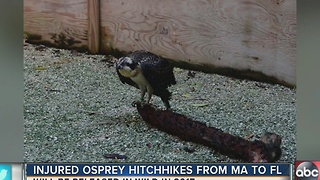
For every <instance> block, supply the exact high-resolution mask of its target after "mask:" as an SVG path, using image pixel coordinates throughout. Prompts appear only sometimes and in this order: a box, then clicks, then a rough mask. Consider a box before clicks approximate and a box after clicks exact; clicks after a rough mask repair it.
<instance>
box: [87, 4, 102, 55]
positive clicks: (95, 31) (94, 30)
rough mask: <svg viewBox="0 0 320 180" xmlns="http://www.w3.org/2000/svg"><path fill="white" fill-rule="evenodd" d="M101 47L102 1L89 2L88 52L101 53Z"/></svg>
mask: <svg viewBox="0 0 320 180" xmlns="http://www.w3.org/2000/svg"><path fill="white" fill-rule="evenodd" d="M99 46H100V0H88V50H89V52H90V53H92V54H96V53H98V52H99Z"/></svg>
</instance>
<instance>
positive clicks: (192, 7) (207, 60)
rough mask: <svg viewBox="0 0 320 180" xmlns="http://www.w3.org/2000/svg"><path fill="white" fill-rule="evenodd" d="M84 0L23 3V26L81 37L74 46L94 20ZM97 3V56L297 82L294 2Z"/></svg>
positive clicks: (109, 0)
mask: <svg viewBox="0 0 320 180" xmlns="http://www.w3.org/2000/svg"><path fill="white" fill-rule="evenodd" d="M87 1H90V0H64V1H62V0H60V1H49V0H38V1H35V0H25V31H26V32H29V33H31V34H41V35H42V37H43V38H45V39H48V40H50V36H48V35H47V34H49V32H50V33H56V34H59V33H60V32H64V33H66V34H68V35H69V36H70V37H73V38H74V39H75V40H78V41H80V43H78V44H76V45H74V46H86V45H88V35H87V33H88V32H87V29H88V27H89V24H92V23H88V19H90V18H88V15H87V14H86V12H87V11H88V8H87V7H86V5H87V4H90V3H86V2H87ZM31 2H32V3H31ZM72 2H73V3H72ZM33 3H37V5H36V6H34V5H33ZM91 4H92V3H91ZM97 4H99V6H98V7H100V8H98V10H99V11H100V12H99V14H100V16H99V17H98V18H99V22H100V24H99V28H97V29H98V31H94V32H95V33H94V34H99V36H98V39H99V40H100V41H99V43H98V44H99V46H100V47H99V50H100V53H108V52H113V51H114V50H119V51H124V52H129V51H134V50H138V49H145V50H148V51H151V52H153V53H156V54H159V55H161V56H164V57H167V58H170V59H172V60H174V61H176V62H180V64H181V63H182V64H189V65H190V64H191V65H193V66H194V67H196V68H198V69H201V70H205V71H210V72H217V73H221V74H232V75H233V76H236V77H237V76H239V77H248V78H251V79H257V80H259V79H260V80H261V79H262V80H266V81H271V82H276V83H280V84H284V85H288V86H295V85H296V77H295V74H296V1H295V0H237V1H233V0H197V1H194V0H160V1H159V0H130V1H128V0H100V2H99V1H98V0H97ZM89 9H92V8H89ZM98 10H96V11H98ZM39 14H41V15H44V18H39ZM91 16H92V15H91ZM59 19H60V20H59ZM93 19H95V18H93ZM91 22H92V20H91ZM93 26H96V25H93ZM96 38H97V37H96ZM51 39H52V37H51ZM89 39H90V38H89ZM51 41H52V40H51Z"/></svg>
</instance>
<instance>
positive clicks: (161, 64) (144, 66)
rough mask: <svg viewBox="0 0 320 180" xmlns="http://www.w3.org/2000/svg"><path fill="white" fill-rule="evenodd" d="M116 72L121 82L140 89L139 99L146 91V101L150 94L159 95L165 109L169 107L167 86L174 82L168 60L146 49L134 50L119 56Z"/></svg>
mask: <svg viewBox="0 0 320 180" xmlns="http://www.w3.org/2000/svg"><path fill="white" fill-rule="evenodd" d="M116 70H117V74H118V76H119V78H120V81H121V82H122V83H124V84H125V83H126V84H129V85H131V86H134V87H136V88H139V89H140V92H141V94H140V95H141V101H143V99H144V96H145V93H146V92H147V93H148V98H147V101H146V102H147V103H149V102H150V99H151V97H152V94H154V95H156V96H159V97H160V98H161V100H162V101H163V102H164V104H165V106H166V108H167V109H170V104H169V100H170V98H171V93H170V92H169V91H168V89H167V88H168V87H169V86H171V85H174V84H176V80H175V77H174V74H173V67H172V66H171V64H170V62H169V61H168V60H166V59H164V58H162V57H160V56H157V55H155V54H153V53H151V52H147V51H143V50H140V51H134V52H132V53H131V54H129V55H128V56H126V57H121V58H120V59H119V60H118V61H117V63H116Z"/></svg>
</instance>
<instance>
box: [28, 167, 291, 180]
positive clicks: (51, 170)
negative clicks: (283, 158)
mask: <svg viewBox="0 0 320 180" xmlns="http://www.w3.org/2000/svg"><path fill="white" fill-rule="evenodd" d="M291 174H292V165H291V164H213V163H211V164H197V163H192V164H171V163H167V164H153V163H148V164H146V163H144V164H138V163H136V164H127V163H125V164H120V163H117V164H84V163H83V164H82V163H81V164H71V163H70V164H69V163H68V164H47V163H46V164H33V163H32V164H30V163H28V164H26V179H27V180H198V179H202V180H204V179H239V177H241V178H242V179H264V180H266V179H291V177H292V175H291Z"/></svg>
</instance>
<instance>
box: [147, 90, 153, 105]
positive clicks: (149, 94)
mask: <svg viewBox="0 0 320 180" xmlns="http://www.w3.org/2000/svg"><path fill="white" fill-rule="evenodd" d="M147 91H148V99H147V103H148V104H149V102H150V100H151V97H152V94H153V89H152V88H151V87H149V86H147Z"/></svg>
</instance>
